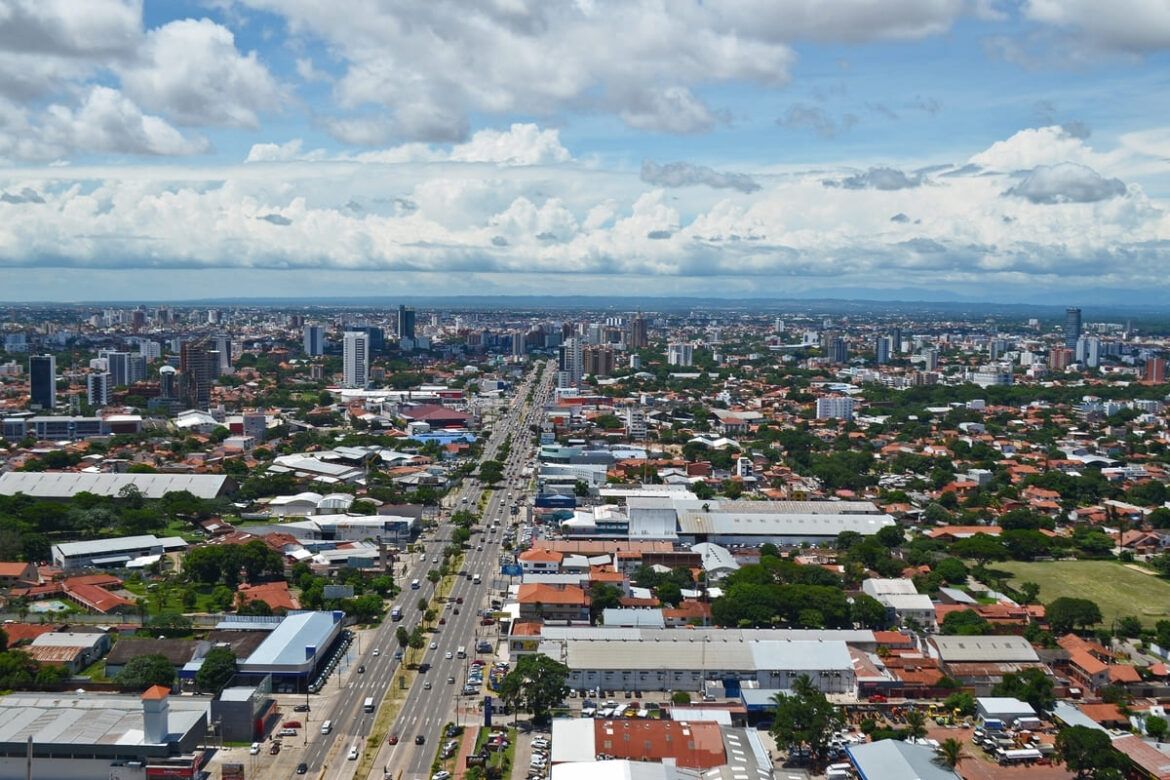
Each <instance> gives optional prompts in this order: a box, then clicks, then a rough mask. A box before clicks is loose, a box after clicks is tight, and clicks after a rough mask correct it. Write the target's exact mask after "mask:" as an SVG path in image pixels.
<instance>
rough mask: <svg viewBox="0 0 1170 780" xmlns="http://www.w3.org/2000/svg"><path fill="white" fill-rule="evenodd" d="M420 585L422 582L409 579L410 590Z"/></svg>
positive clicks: (416, 588)
mask: <svg viewBox="0 0 1170 780" xmlns="http://www.w3.org/2000/svg"><path fill="white" fill-rule="evenodd" d="M421 587H422V583H421V582H419V581H418V580H411V581H410V589H411V590H418V589H419V588H421Z"/></svg>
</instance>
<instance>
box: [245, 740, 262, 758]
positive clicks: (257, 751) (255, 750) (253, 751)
mask: <svg viewBox="0 0 1170 780" xmlns="http://www.w3.org/2000/svg"><path fill="white" fill-rule="evenodd" d="M248 753H249V754H250V755H253V756H256V755H259V754H260V743H259V742H253V743H252V747H250V748H248Z"/></svg>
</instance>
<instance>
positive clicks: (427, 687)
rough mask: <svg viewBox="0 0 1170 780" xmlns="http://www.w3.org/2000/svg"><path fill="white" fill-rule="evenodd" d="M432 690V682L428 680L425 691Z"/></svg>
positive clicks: (424, 685)
mask: <svg viewBox="0 0 1170 780" xmlns="http://www.w3.org/2000/svg"><path fill="white" fill-rule="evenodd" d="M430 689H431V681H430V680H427V681H426V682H425V683H423V690H424V691H429V690H430Z"/></svg>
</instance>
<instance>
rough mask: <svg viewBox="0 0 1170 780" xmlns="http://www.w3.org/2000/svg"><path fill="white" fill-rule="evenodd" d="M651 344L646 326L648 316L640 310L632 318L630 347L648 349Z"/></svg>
mask: <svg viewBox="0 0 1170 780" xmlns="http://www.w3.org/2000/svg"><path fill="white" fill-rule="evenodd" d="M648 346H650V334H649V332H648V331H647V328H646V318H645V317H643V316H642V313H641V312H638V314H637V316H635V317H634V318H633V319H631V320H630V349H646V347H648Z"/></svg>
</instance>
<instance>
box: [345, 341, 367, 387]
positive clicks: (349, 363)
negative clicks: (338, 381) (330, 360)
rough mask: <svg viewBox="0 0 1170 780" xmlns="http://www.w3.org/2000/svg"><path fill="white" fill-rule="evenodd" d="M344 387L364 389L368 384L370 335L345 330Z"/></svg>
mask: <svg viewBox="0 0 1170 780" xmlns="http://www.w3.org/2000/svg"><path fill="white" fill-rule="evenodd" d="M342 363H343V369H344V372H345V379H344V382H345V386H346V387H365V386H366V385H367V384H369V382H370V335H369V334H368V333H366V332H364V331H356V330H347V331H346V332H345V340H344V341H343V355H342Z"/></svg>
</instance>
